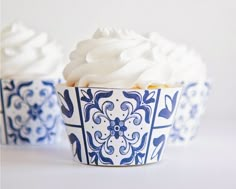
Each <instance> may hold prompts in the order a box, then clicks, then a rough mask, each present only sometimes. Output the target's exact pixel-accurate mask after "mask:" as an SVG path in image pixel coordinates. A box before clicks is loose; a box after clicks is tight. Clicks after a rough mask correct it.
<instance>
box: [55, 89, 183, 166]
mask: <svg viewBox="0 0 236 189" xmlns="http://www.w3.org/2000/svg"><path fill="white" fill-rule="evenodd" d="M56 88H57V93H58V99H59V103H60V105H61V111H62V116H63V119H64V122H65V125H66V131H67V134H68V137H69V141H70V143H71V145H72V151H73V157H74V159H75V160H76V161H78V162H81V163H85V164H89V165H102V166H129V165H142V164H147V163H153V162H157V161H160V159H161V157H162V153H163V150H164V147H165V143H166V140H167V138H168V133H169V131H170V128H171V126H172V123H173V121H174V115H175V111H176V108H177V104H178V101H179V98H180V96H181V89H180V88H166V89H156V90H131V89H130V90H124V89H103V88H78V87H66V86H63V85H58V86H57V87H56Z"/></svg>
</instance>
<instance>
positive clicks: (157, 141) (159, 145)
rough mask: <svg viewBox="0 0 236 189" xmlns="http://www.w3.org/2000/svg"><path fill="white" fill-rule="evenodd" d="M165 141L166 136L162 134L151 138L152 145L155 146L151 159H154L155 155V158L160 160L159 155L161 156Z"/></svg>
mask: <svg viewBox="0 0 236 189" xmlns="http://www.w3.org/2000/svg"><path fill="white" fill-rule="evenodd" d="M165 141H166V137H165V135H164V134H163V135H161V136H159V137H158V138H154V139H153V145H154V146H155V148H154V150H153V152H152V156H151V159H154V158H155V157H157V160H158V161H160V156H161V152H162V150H163V147H164V145H165Z"/></svg>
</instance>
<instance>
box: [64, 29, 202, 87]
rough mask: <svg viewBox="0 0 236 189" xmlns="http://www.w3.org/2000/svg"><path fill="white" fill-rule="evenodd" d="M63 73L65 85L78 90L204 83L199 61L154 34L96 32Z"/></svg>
mask: <svg viewBox="0 0 236 189" xmlns="http://www.w3.org/2000/svg"><path fill="white" fill-rule="evenodd" d="M70 60H71V62H70V63H69V64H68V65H67V66H66V68H65V69H64V77H65V79H66V80H67V82H68V84H74V83H75V85H76V86H80V87H85V86H89V87H114V88H131V87H134V86H139V87H141V88H147V87H148V86H149V85H156V84H175V83H178V82H182V81H184V82H188V81H199V80H205V79H206V66H205V64H204V63H203V62H202V60H201V59H200V57H199V56H198V55H197V54H196V53H195V52H193V51H190V50H188V49H187V48H185V47H184V46H178V45H176V44H174V43H172V42H169V41H167V40H166V39H164V38H163V37H161V36H159V35H158V34H157V33H150V34H147V35H139V34H137V33H135V32H133V31H129V30H119V29H111V28H104V29H98V30H97V31H96V32H95V34H94V36H93V38H92V39H88V40H85V41H81V42H80V43H78V45H77V47H76V49H75V50H74V51H73V52H72V53H71V55H70Z"/></svg>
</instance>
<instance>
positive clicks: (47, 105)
mask: <svg viewBox="0 0 236 189" xmlns="http://www.w3.org/2000/svg"><path fill="white" fill-rule="evenodd" d="M58 83H60V80H59V79H53V80H46V79H45V80H44V79H42V80H41V79H36V80H11V79H2V80H0V101H1V104H0V137H1V143H2V144H17V145H23V144H51V143H55V142H58V141H60V139H61V134H62V131H63V129H64V127H63V125H64V124H63V121H62V117H61V112H60V108H59V106H58V101H57V95H56V92H55V88H54V86H55V85H56V84H58Z"/></svg>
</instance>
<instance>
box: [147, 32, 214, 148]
mask: <svg viewBox="0 0 236 189" xmlns="http://www.w3.org/2000/svg"><path fill="white" fill-rule="evenodd" d="M146 36H147V37H148V38H149V39H150V40H152V41H153V43H155V47H154V49H155V53H154V54H155V55H154V56H153V57H155V59H156V62H157V63H158V62H165V64H167V65H168V66H169V69H170V70H171V71H170V72H171V77H169V79H170V80H169V81H168V82H169V83H174V82H178V83H182V84H183V93H182V94H183V95H182V98H181V100H180V105H179V108H178V110H177V113H176V118H175V123H174V125H173V127H172V129H171V133H170V137H169V141H170V143H172V144H187V143H189V142H190V141H191V140H192V139H193V138H194V137H195V136H196V134H197V130H198V128H199V124H200V118H201V116H202V115H203V114H204V112H205V108H206V101H207V98H208V95H209V90H210V82H209V78H208V74H207V67H206V64H205V63H204V61H203V60H202V59H201V57H200V56H199V55H198V54H197V53H196V52H195V51H194V50H192V49H189V48H187V47H186V46H185V45H178V44H175V43H173V42H171V41H168V40H167V39H165V38H164V37H162V36H160V35H159V34H157V33H150V34H148V35H146Z"/></svg>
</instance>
